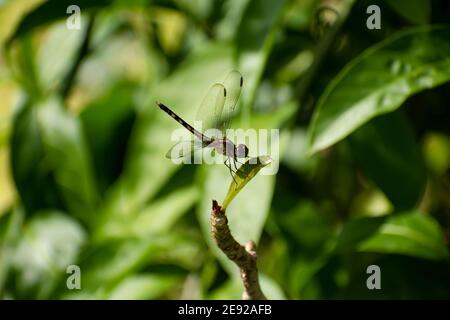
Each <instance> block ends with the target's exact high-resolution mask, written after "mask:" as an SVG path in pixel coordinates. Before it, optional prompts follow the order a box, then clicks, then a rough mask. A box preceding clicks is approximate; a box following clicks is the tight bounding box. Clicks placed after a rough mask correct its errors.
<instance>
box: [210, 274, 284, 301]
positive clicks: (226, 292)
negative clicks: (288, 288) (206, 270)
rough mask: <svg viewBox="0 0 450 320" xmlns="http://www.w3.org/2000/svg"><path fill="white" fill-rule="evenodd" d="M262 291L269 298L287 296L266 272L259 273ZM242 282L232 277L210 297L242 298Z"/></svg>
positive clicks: (282, 298)
mask: <svg viewBox="0 0 450 320" xmlns="http://www.w3.org/2000/svg"><path fill="white" fill-rule="evenodd" d="M259 281H260V285H261V291H262V292H263V293H264V295H265V296H266V297H267V299H268V300H284V299H286V296H285V295H284V293H283V290H282V289H281V288H280V286H279V285H278V283H276V282H275V281H274V280H273V279H271V278H270V277H269V276H267V275H265V274H260V275H259ZM242 292H243V288H242V282H241V281H240V280H239V279H231V280H228V281H227V282H225V284H223V285H222V286H221V287H219V288H218V289H216V290H215V291H213V292H212V293H211V295H210V296H209V297H208V299H212V300H230V299H232V300H240V299H242Z"/></svg>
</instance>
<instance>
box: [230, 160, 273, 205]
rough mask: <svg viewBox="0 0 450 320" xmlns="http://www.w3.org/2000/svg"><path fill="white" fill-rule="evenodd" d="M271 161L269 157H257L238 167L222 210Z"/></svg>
mask: <svg viewBox="0 0 450 320" xmlns="http://www.w3.org/2000/svg"><path fill="white" fill-rule="evenodd" d="M271 162H272V159H271V158H270V157H269V156H259V157H257V158H251V159H249V160H247V161H246V162H245V163H244V164H243V165H242V166H240V167H239V169H238V170H237V172H236V174H235V175H234V180H232V181H231V184H230V187H229V189H228V193H227V195H226V197H225V199H224V200H223V204H222V208H224V209H226V208H227V207H228V205H229V204H230V202H231V201H232V200H233V199H234V197H236V196H237V194H238V193H239V191H241V189H242V188H243V187H244V186H245V185H246V184H247V183H248V182H249V181H250V180H251V179H252V178H253V177H254V176H255V175H256V174H257V173H258V171H259V170H261V169H262V168H263V167H265V166H267V165H269V164H270V163H271Z"/></svg>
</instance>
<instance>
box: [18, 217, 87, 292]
mask: <svg viewBox="0 0 450 320" xmlns="http://www.w3.org/2000/svg"><path fill="white" fill-rule="evenodd" d="M85 240H86V234H85V231H84V229H83V228H82V227H81V225H80V224H79V223H78V222H77V221H76V220H74V219H72V218H70V217H68V216H67V214H63V213H61V212H57V211H44V212H40V213H38V214H36V215H35V216H33V218H31V219H30V220H29V221H27V224H26V225H25V226H24V228H23V230H22V237H21V238H20V242H19V243H18V245H17V247H16V250H15V253H14V257H13V269H14V271H15V273H14V274H15V281H14V282H15V284H16V286H17V287H16V289H15V290H16V291H15V292H16V293H17V294H18V295H19V296H18V297H17V298H21V297H22V298H23V297H27V298H38V299H45V298H48V297H49V295H50V294H51V293H52V291H53V290H54V289H55V288H56V287H57V286H58V285H60V283H61V282H63V283H65V279H64V277H65V275H66V269H67V267H68V266H69V265H71V264H75V263H77V259H78V255H79V253H80V250H81V246H82V245H83V244H84V242H85Z"/></svg>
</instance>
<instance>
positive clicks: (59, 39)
mask: <svg viewBox="0 0 450 320" xmlns="http://www.w3.org/2000/svg"><path fill="white" fill-rule="evenodd" d="M72 4H77V5H78V6H80V8H81V30H69V29H68V28H67V27H66V19H67V18H68V17H69V15H68V14H67V13H66V9H67V7H68V6H69V5H72ZM371 4H377V5H379V6H380V8H381V26H382V28H381V29H380V30H368V29H367V28H366V23H365V22H366V19H367V18H368V14H367V13H366V8H367V7H368V6H369V5H371ZM449 17H450V5H449V3H448V1H445V0H435V1H431V0H411V1H387V0H386V1H366V0H360V1H352V0H333V1H331V0H328V1H314V0H284V1H278V0H245V1H242V0H196V1H190V0H154V1H151V0H135V1H120V0H116V1H112V0H110V1H108V0H89V1H83V0H78V1H75V2H74V1H56V0H55V1H42V0H33V1H24V0H5V1H0V21H2V23H1V24H0V44H1V48H2V55H1V57H0V297H2V298H4V299H24V298H29V299H48V298H54V299H80V298H86V299H158V298H159V299H178V298H190V299H197V298H199V299H230V298H237V299H239V298H240V297H241V293H242V288H241V284H240V281H239V275H238V271H237V269H236V267H235V265H234V264H233V263H232V262H230V261H229V260H228V259H227V258H226V257H225V256H224V255H223V253H221V252H220V251H219V250H218V249H217V248H216V246H215V244H214V243H213V241H212V239H211V237H210V231H209V230H210V228H209V213H210V206H211V200H212V199H217V200H219V201H220V200H222V199H224V198H225V194H226V192H227V191H228V186H229V185H230V182H231V178H230V176H229V175H228V170H227V169H226V168H225V166H206V165H203V166H177V165H174V164H173V163H172V162H171V161H169V160H167V159H166V158H165V157H164V154H165V153H166V151H167V150H168V149H169V148H170V146H171V140H170V138H171V133H172V130H173V129H175V128H177V124H176V123H175V122H174V121H172V120H171V119H170V118H169V117H167V116H166V115H164V114H162V113H161V112H160V111H159V110H158V109H157V108H155V107H154V102H155V100H159V101H163V102H164V103H165V104H167V105H169V106H172V107H173V108H174V110H176V112H177V113H178V114H180V115H182V116H183V117H184V118H186V119H188V120H191V119H192V118H193V115H194V114H195V110H196V107H197V106H198V105H199V104H200V101H201V99H202V98H203V96H204V95H205V93H206V91H207V89H208V87H209V86H210V85H211V84H212V83H214V82H217V81H221V80H223V78H224V76H225V75H226V74H227V73H228V72H229V71H230V70H232V69H237V70H239V71H240V72H241V73H242V74H243V76H244V89H243V93H242V95H241V99H240V108H239V110H240V113H239V114H238V116H237V117H236V118H235V119H233V122H234V125H235V126H238V127H242V128H268V129H270V128H280V152H281V153H280V159H279V165H280V168H279V171H278V173H277V175H272V176H263V175H257V176H256V177H255V178H254V179H253V180H252V181H250V182H249V183H248V185H246V186H245V188H243V189H242V191H241V192H240V193H239V194H238V195H237V196H236V198H235V199H234V200H233V201H232V202H231V203H230V204H229V206H228V209H227V214H228V216H229V223H230V228H231V230H232V232H233V234H234V235H235V237H236V239H237V240H238V241H240V242H246V241H247V240H250V239H251V240H254V241H255V242H257V243H258V254H259V259H258V263H259V270H260V278H261V284H262V288H263V291H264V292H265V294H266V296H267V297H268V298H269V299H285V298H287V299H342V298H369V299H372V298H373V299H379V298H385V299H391V298H392V299H401V298H424V299H429V298H440V299H448V298H450V260H449V237H450V108H449V104H450V83H449V80H450V21H449ZM250 149H251V147H250ZM253 156H255V155H253ZM275 160H276V159H275ZM72 264H75V265H79V266H80V268H81V290H69V289H68V288H67V286H66V279H67V277H68V276H69V274H67V273H66V268H67V266H69V265H72ZM372 264H376V265H378V266H380V268H381V272H382V273H381V282H382V289H381V290H368V289H367V287H366V279H367V277H368V276H369V275H368V274H367V273H366V269H367V267H368V266H369V265H372Z"/></svg>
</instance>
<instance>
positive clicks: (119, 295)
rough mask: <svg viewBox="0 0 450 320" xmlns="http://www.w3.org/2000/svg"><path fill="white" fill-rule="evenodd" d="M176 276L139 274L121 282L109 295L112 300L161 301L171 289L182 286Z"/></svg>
mask: <svg viewBox="0 0 450 320" xmlns="http://www.w3.org/2000/svg"><path fill="white" fill-rule="evenodd" d="M181 281H182V278H181V277H180V276H179V275H176V274H163V273H161V274H158V273H154V274H152V273H148V274H137V275H133V276H130V277H128V278H126V279H124V280H123V281H121V282H120V283H119V284H118V285H117V286H116V287H115V288H114V289H113V290H112V291H111V292H110V293H109V294H108V296H109V297H108V298H109V299H111V300H142V299H160V298H161V296H162V295H163V294H165V293H166V292H167V291H169V290H170V289H173V288H174V287H176V286H179V285H180V282H181Z"/></svg>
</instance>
